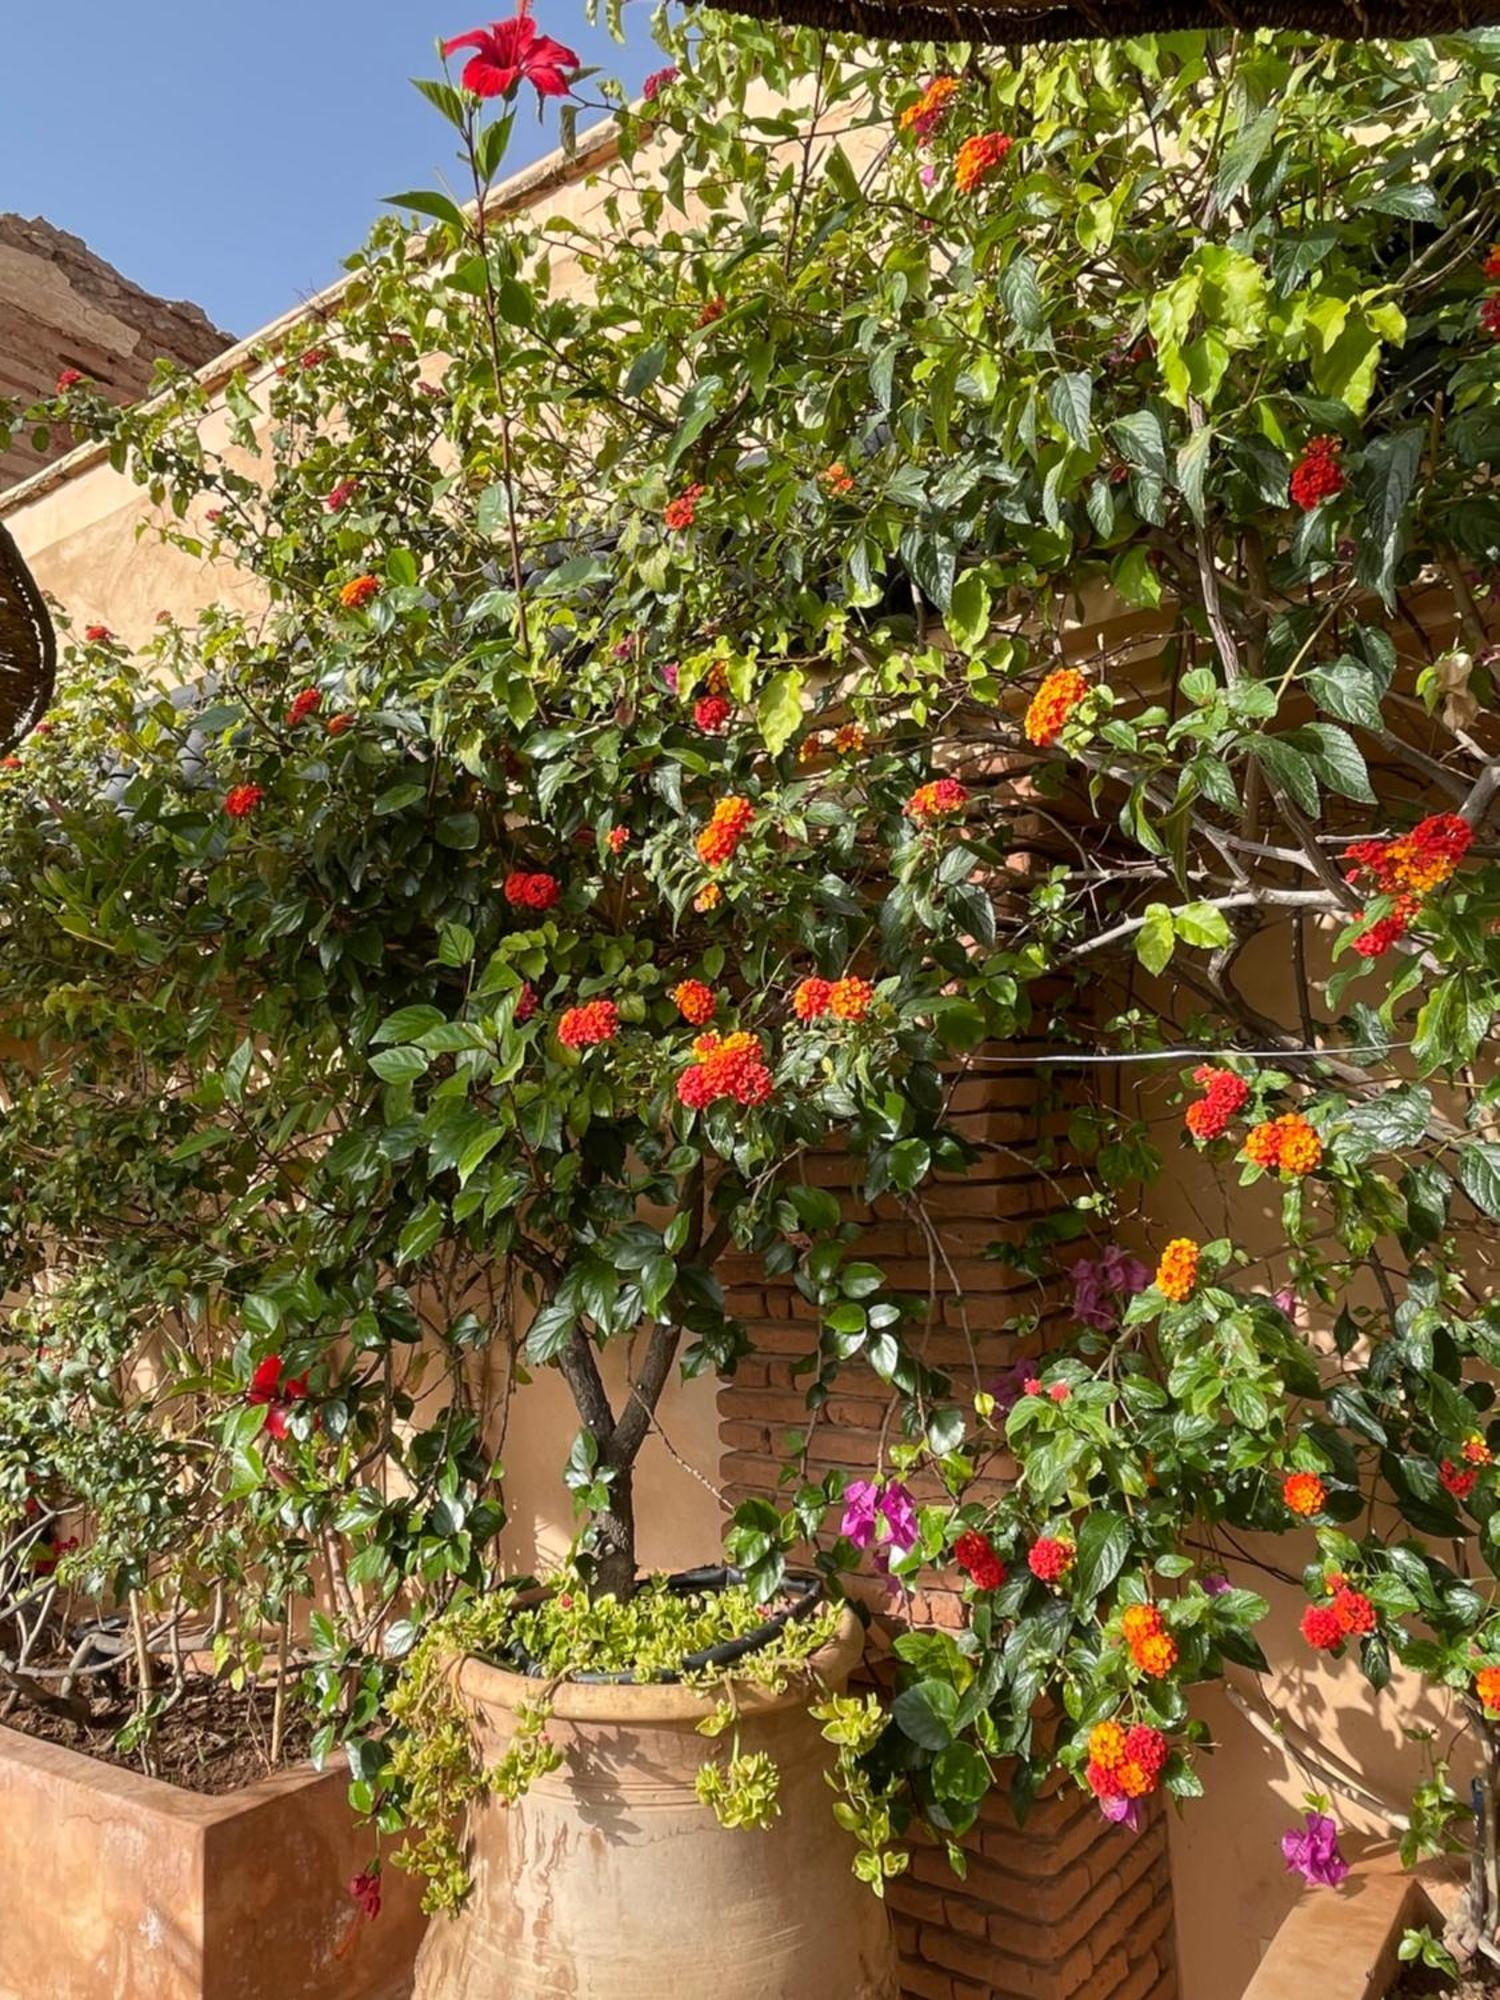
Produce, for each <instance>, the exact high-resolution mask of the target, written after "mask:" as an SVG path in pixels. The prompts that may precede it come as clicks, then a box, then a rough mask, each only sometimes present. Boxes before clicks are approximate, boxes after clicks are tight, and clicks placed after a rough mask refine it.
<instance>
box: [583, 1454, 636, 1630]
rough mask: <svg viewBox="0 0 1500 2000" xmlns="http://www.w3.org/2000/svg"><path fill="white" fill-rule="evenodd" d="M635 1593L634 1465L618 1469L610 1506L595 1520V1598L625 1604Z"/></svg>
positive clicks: (615, 1472)
mask: <svg viewBox="0 0 1500 2000" xmlns="http://www.w3.org/2000/svg"><path fill="white" fill-rule="evenodd" d="M634 1591H635V1465H634V1463H633V1462H632V1463H631V1464H629V1465H617V1466H616V1467H615V1468H614V1478H613V1479H612V1480H611V1481H610V1484H609V1505H608V1507H606V1508H605V1509H604V1510H603V1511H602V1512H600V1513H598V1514H596V1515H595V1516H594V1583H593V1593H592V1594H593V1595H594V1596H595V1597H614V1598H617V1599H618V1600H619V1602H620V1603H621V1604H624V1603H625V1602H626V1600H627V1599H628V1598H630V1597H631V1596H632V1595H633V1594H634Z"/></svg>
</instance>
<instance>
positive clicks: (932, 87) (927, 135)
mask: <svg viewBox="0 0 1500 2000" xmlns="http://www.w3.org/2000/svg"><path fill="white" fill-rule="evenodd" d="M959 88H960V86H959V81H958V78H957V77H956V76H935V77H934V78H933V79H932V81H931V83H929V84H928V86H927V88H926V89H925V90H924V91H923V92H922V95H921V96H920V97H919V98H918V99H917V101H916V103H915V104H908V105H907V107H906V109H905V110H904V111H903V112H902V114H901V118H900V125H901V130H902V131H903V132H911V133H913V134H915V136H916V139H917V142H918V144H919V145H923V146H925V145H926V144H927V142H928V140H929V139H931V138H932V137H933V136H934V135H935V134H936V133H937V132H939V131H940V130H941V129H942V126H943V123H944V121H945V120H946V118H947V116H948V113H949V112H950V111H951V110H952V109H953V100H954V98H955V97H957V95H958V93H959Z"/></svg>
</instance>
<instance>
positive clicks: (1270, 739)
mask: <svg viewBox="0 0 1500 2000" xmlns="http://www.w3.org/2000/svg"><path fill="white" fill-rule="evenodd" d="M1250 754H1251V756H1252V757H1254V759H1255V761H1256V762H1257V763H1258V764H1259V765H1260V766H1261V768H1262V769H1263V770H1264V771H1265V773H1266V776H1267V777H1268V778H1269V779H1270V780H1271V783H1272V784H1273V785H1274V786H1275V787H1276V788H1277V789H1278V790H1279V791H1283V792H1285V793H1286V794H1287V796H1288V797H1289V798H1290V799H1292V800H1293V801H1294V802H1295V803H1296V804H1297V805H1299V806H1301V808H1302V810H1303V811H1304V812H1306V813H1315V812H1316V811H1317V810H1318V802H1319V798H1320V794H1319V791H1318V780H1317V777H1316V775H1315V773H1314V771H1313V767H1312V765H1311V764H1310V763H1309V762H1308V761H1307V759H1306V757H1304V756H1303V754H1302V752H1301V751H1300V750H1298V749H1296V748H1294V746H1293V745H1292V744H1290V743H1288V742H1287V740H1286V738H1285V737H1284V736H1253V737H1252V738H1251V739H1250Z"/></svg>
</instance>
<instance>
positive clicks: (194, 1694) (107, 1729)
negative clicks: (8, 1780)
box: [3, 1674, 312, 1797]
mask: <svg viewBox="0 0 1500 2000" xmlns="http://www.w3.org/2000/svg"><path fill="white" fill-rule="evenodd" d="M96 1686H97V1684H96ZM273 1702H274V1690H273V1689H271V1688H270V1687H264V1686H262V1687H254V1688H243V1689H241V1690H240V1691H239V1692H238V1693H236V1691H235V1690H234V1689H233V1688H232V1687H230V1685H229V1683H228V1682H227V1681H221V1680H214V1679H212V1678H211V1677H210V1676H208V1675H206V1674H200V1675H189V1676H188V1679H187V1682H186V1685H185V1689H184V1692H183V1694H182V1696H181V1699H180V1700H178V1701H177V1702H176V1703H175V1704H174V1705H173V1706H172V1707H171V1708H170V1709H168V1711H167V1712H166V1714H165V1715H163V1716H162V1717H161V1719H160V1721H159V1722H158V1724H157V1731H156V1739H155V1743H154V1745H153V1758H154V1763H153V1766H152V1770H151V1775H152V1776H153V1777H157V1778H160V1779H161V1780H162V1781H163V1782H164V1783H165V1784H168V1785H176V1786H177V1787H178V1788H179V1789H180V1790H182V1791H185V1792H202V1793H207V1794H209V1795H211V1796H215V1797H216V1796H218V1794H220V1793H222V1792H234V1791H238V1790H239V1789H240V1787H241V1786H243V1785H253V1784H255V1783H256V1781H257V1780H258V1779H261V1778H264V1777H266V1776H267V1775H268V1774H269V1772H270V1769H271V1765H270V1763H269V1761H268V1757H267V1754H266V1746H267V1745H269V1743H270V1740H271V1710H272V1706H273ZM92 1707H93V1719H92V1721H91V1722H89V1723H87V1724H85V1723H82V1722H73V1721H71V1720H70V1719H69V1718H68V1717H66V1716H61V1715H50V1714H48V1713H46V1712H45V1711H44V1710H42V1709H38V1708H33V1707H31V1706H30V1705H29V1704H28V1703H27V1702H25V1701H21V1702H18V1703H17V1704H16V1706H15V1707H14V1708H13V1709H12V1710H11V1712H10V1714H9V1715H7V1716H5V1718H4V1721H3V1726H4V1727H5V1728H7V1729H15V1730H19V1731H20V1732H21V1733H22V1734H23V1735H26V1736H35V1737H38V1738H40V1740H41V1741H42V1742H44V1743H59V1744H61V1745H62V1746H63V1748H64V1749H66V1750H77V1751H80V1752H81V1753H82V1754H83V1755H84V1756H85V1757H97V1758H98V1759H99V1760H100V1762H101V1763H105V1764H117V1765H119V1766H120V1768H121V1769H123V1770H127V1771H135V1772H141V1771H143V1770H144V1769H145V1766H144V1765H143V1764H142V1761H141V1756H140V1752H139V1751H135V1750H121V1749H118V1748H117V1747H116V1744H115V1738H116V1736H117V1735H118V1734H119V1732H120V1730H122V1729H123V1728H124V1727H125V1725H126V1723H128V1722H129V1721H130V1720H131V1718H132V1716H133V1714H134V1704H133V1702H132V1701H131V1699H130V1698H129V1697H128V1696H126V1697H122V1696H117V1695H113V1694H110V1693H101V1692H95V1693H94V1694H93V1696H92ZM311 1739H312V1729H311V1725H310V1724H309V1722H308V1720H307V1718H306V1716H305V1715H303V1714H301V1713H299V1711H298V1709H297V1708H296V1706H295V1704H294V1701H293V1699H292V1696H291V1692H290V1690H289V1691H288V1696H287V1712H286V1726H285V1736H284V1744H283V1753H282V1766H281V1768H283V1769H284V1768H285V1767H286V1766H288V1765H291V1764H296V1763H300V1762H301V1761H302V1760H303V1759H304V1758H305V1757H306V1755H307V1750H308V1745H309V1743H310V1741H311Z"/></svg>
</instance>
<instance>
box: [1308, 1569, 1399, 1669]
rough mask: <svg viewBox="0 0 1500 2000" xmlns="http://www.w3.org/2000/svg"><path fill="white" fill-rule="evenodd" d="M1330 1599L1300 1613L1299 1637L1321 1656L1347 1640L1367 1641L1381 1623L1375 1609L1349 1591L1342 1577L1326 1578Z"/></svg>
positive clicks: (1366, 1598) (1362, 1598)
mask: <svg viewBox="0 0 1500 2000" xmlns="http://www.w3.org/2000/svg"><path fill="white" fill-rule="evenodd" d="M1328 1588H1329V1589H1330V1590H1331V1591H1332V1592H1333V1600H1332V1602H1331V1603H1328V1604H1309V1605H1308V1607H1307V1609H1306V1610H1305V1611H1304V1612H1303V1614H1302V1626H1301V1631H1302V1636H1303V1638H1304V1639H1305V1640H1306V1641H1307V1643H1308V1645H1309V1646H1312V1647H1314V1648H1315V1649H1316V1650H1317V1651H1318V1652H1320V1653H1331V1652H1332V1651H1333V1649H1334V1647H1335V1646H1342V1645H1343V1643H1344V1641H1345V1640H1346V1639H1354V1638H1359V1639H1367V1638H1368V1637H1369V1636H1370V1634H1371V1633H1372V1632H1373V1631H1374V1630H1375V1628H1376V1626H1377V1625H1378V1624H1379V1623H1380V1619H1379V1616H1378V1614H1377V1612H1376V1610H1375V1606H1374V1605H1373V1604H1372V1603H1371V1602H1370V1600H1369V1598H1368V1597H1366V1596H1365V1594H1364V1592H1363V1591H1362V1590H1351V1589H1350V1587H1349V1583H1348V1580H1347V1579H1346V1578H1345V1577H1342V1576H1337V1575H1335V1576H1333V1577H1330V1578H1329V1579H1328Z"/></svg>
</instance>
